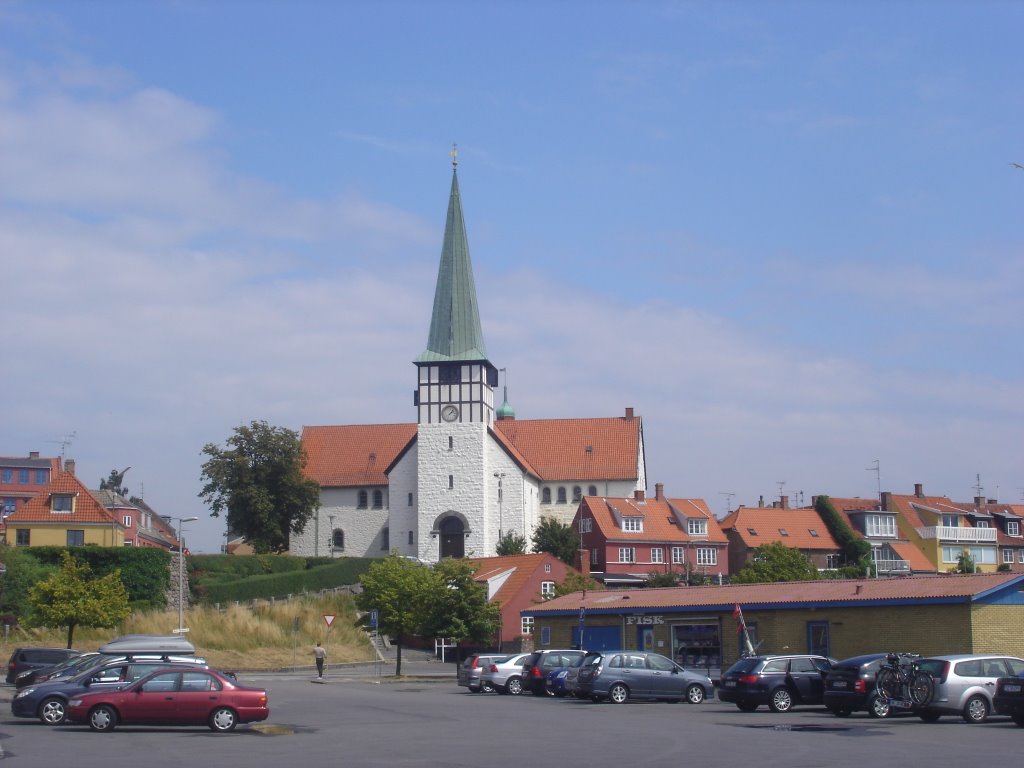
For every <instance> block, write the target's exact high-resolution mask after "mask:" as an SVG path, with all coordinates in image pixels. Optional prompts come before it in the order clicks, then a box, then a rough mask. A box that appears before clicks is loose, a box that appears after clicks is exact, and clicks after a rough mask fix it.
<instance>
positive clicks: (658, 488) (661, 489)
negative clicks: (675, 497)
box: [654, 483, 665, 501]
mask: <svg viewBox="0 0 1024 768" xmlns="http://www.w3.org/2000/svg"><path fill="white" fill-rule="evenodd" d="M654 498H655V500H656V501H664V500H665V484H664V483H655V484H654Z"/></svg>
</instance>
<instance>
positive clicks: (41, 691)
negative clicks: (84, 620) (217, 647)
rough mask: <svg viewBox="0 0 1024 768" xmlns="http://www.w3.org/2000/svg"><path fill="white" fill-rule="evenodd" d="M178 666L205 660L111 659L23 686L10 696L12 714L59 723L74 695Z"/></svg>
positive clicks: (199, 665)
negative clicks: (63, 675) (62, 675)
mask: <svg viewBox="0 0 1024 768" xmlns="http://www.w3.org/2000/svg"><path fill="white" fill-rule="evenodd" d="M178 666H184V667H188V668H190V669H192V668H194V669H202V668H205V667H206V663H205V662H202V661H197V660H195V659H194V658H191V659H190V658H187V657H176V658H170V657H168V658H154V659H150V660H141V659H132V660H121V661H108V662H106V663H104V664H102V665H100V666H98V667H91V668H89V669H86V670H85V671H84V672H80V673H79V674H77V675H75V676H74V677H69V678H64V679H58V680H49V681H47V682H44V683H37V684H35V685H29V686H26V687H25V688H22V689H21V690H20V691H18V693H16V694H15V696H14V698H13V699H11V714H13V715H14V716H15V717H37V718H39V720H40V721H41V722H42V723H43V724H44V725H60V724H61V723H63V722H64V719H65V716H66V715H67V704H68V701H69V700H70V699H71V698H73V697H74V696H77V695H79V694H82V693H86V692H89V691H93V690H98V689H103V688H120V687H122V686H124V685H125V684H126V683H130V682H132V681H134V680H138V679H139V678H140V677H143V676H144V675H148V674H149V673H150V672H154V671H156V670H158V669H167V668H169V667H178Z"/></svg>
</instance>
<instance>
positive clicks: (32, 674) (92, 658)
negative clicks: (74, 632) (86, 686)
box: [14, 653, 110, 691]
mask: <svg viewBox="0 0 1024 768" xmlns="http://www.w3.org/2000/svg"><path fill="white" fill-rule="evenodd" d="M109 658H110V657H108V656H103V655H101V654H98V653H82V654H79V655H78V656H72V657H71V658H70V659H67V660H66V661H63V662H61V663H60V664H54V665H53V666H52V667H37V668H35V669H26V670H25V671H24V672H21V673H20V674H19V675H18V677H17V678H16V679H15V680H14V687H15V688H17V689H18V690H19V691H20V690H21V689H22V688H24V687H25V686H26V685H31V684H32V683H41V682H45V681H47V680H53V679H54V678H59V677H67V676H68V675H72V674H78V673H79V672H84V671H85V670H86V669H87V668H88V667H90V666H95V665H97V664H100V663H102V662H104V661H107V660H109Z"/></svg>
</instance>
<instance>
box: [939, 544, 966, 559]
mask: <svg viewBox="0 0 1024 768" xmlns="http://www.w3.org/2000/svg"><path fill="white" fill-rule="evenodd" d="M964 551H965V550H964V548H963V547H943V548H942V562H944V563H956V562H958V561H959V560H960V555H961V554H963V553H964Z"/></svg>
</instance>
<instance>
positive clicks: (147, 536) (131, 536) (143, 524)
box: [90, 489, 178, 550]
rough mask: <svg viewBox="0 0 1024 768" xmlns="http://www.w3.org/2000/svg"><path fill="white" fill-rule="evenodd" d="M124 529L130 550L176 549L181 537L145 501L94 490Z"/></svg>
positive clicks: (125, 542)
mask: <svg viewBox="0 0 1024 768" xmlns="http://www.w3.org/2000/svg"><path fill="white" fill-rule="evenodd" d="M90 493H91V494H92V495H93V498H94V499H96V501H98V502H99V503H100V504H102V505H103V507H104V508H105V509H106V510H107V511H108V512H109V513H110V514H111V516H112V517H113V518H114V519H115V520H118V521H120V523H121V526H122V527H123V528H124V545H125V546H126V547H157V548H159V549H166V550H176V549H177V548H178V537H177V535H176V534H175V532H174V528H173V527H172V526H171V524H170V523H169V522H167V520H165V519H164V518H163V517H161V516H160V515H158V514H157V513H156V512H155V511H154V510H153V509H152V508H151V507H150V506H149V505H148V504H146V502H144V501H143V500H142V499H132V500H129V499H126V498H125V497H124V496H122V495H121V494H119V493H115V492H114V491H112V490H109V489H101V490H98V491H97V490H94V491H90Z"/></svg>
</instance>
